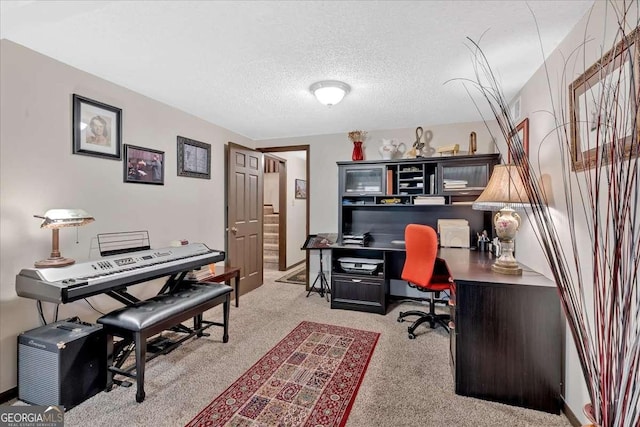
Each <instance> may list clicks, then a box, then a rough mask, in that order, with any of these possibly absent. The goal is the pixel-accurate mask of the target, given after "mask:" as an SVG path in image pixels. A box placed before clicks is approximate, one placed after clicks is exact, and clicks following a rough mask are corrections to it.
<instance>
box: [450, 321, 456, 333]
mask: <svg viewBox="0 0 640 427" xmlns="http://www.w3.org/2000/svg"><path fill="white" fill-rule="evenodd" d="M449 329H451V330H452V331H454V330H455V329H456V324H455V323H454V322H453V321H451V322H449Z"/></svg>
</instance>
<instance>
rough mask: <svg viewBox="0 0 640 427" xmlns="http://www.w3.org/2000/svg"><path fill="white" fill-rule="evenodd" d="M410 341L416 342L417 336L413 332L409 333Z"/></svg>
mask: <svg viewBox="0 0 640 427" xmlns="http://www.w3.org/2000/svg"><path fill="white" fill-rule="evenodd" d="M409 339H410V340H415V339H416V336H415V335H413V334H412V333H411V332H409Z"/></svg>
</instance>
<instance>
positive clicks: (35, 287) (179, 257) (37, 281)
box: [16, 243, 225, 303]
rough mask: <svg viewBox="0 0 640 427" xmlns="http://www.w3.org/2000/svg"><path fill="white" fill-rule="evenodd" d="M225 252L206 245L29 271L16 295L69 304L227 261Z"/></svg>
mask: <svg viewBox="0 0 640 427" xmlns="http://www.w3.org/2000/svg"><path fill="white" fill-rule="evenodd" d="M224 258H225V253H224V252H223V251H217V250H212V249H209V248H208V247H207V246H206V245H204V244H203V243H191V244H189V245H185V246H178V247H168V248H162V249H151V250H145V251H137V252H129V253H124V254H119V255H113V256H109V257H103V258H100V259H98V260H95V261H87V262H83V263H78V264H73V265H70V266H68V267H61V268H25V269H23V270H22V271H20V273H19V274H18V275H17V276H16V293H17V294H18V295H19V296H21V297H25V298H32V299H36V300H41V301H48V302H53V303H68V302H72V301H76V300H79V299H82V298H86V297H90V296H93V295H98V294H103V293H109V292H111V291H118V290H122V289H124V288H126V287H127V286H130V285H135V284H137V283H141V282H146V281H148V280H152V279H156V278H158V277H163V276H170V275H176V274H179V273H185V274H186V272H188V271H190V270H193V269H197V268H199V267H202V266H204V265H207V264H212V263H216V262H219V261H223V260H224Z"/></svg>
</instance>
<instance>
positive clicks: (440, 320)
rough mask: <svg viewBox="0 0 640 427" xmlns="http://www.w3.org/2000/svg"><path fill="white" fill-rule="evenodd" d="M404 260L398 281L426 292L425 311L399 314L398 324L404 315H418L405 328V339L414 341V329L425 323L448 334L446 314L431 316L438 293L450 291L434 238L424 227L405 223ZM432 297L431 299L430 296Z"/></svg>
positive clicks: (436, 236)
mask: <svg viewBox="0 0 640 427" xmlns="http://www.w3.org/2000/svg"><path fill="white" fill-rule="evenodd" d="M404 240H405V247H406V251H407V258H406V260H405V262H404V268H403V269H402V279H403V280H406V281H407V282H409V286H415V288H416V289H418V290H419V291H423V292H430V293H431V299H430V300H429V312H428V313H425V312H423V311H417V310H412V311H406V312H400V315H399V316H398V322H403V321H404V318H405V317H407V316H413V315H416V316H420V317H419V318H418V319H417V320H416V321H415V322H413V324H412V325H411V326H409V328H408V331H409V338H410V339H414V338H415V337H416V336H415V334H414V332H415V330H416V328H417V327H418V326H420V325H421V324H423V323H425V322H429V325H430V326H431V329H434V328H435V327H436V324H440V325H442V326H444V328H445V329H446V330H447V332H448V331H449V324H448V323H449V319H450V316H449V315H448V314H436V313H435V299H434V298H438V297H439V296H440V292H442V291H448V290H450V289H451V285H452V282H453V281H452V279H451V275H450V274H449V270H448V269H447V265H446V264H445V262H444V261H443V260H442V259H440V258H437V257H436V254H437V252H438V235H437V234H436V232H435V230H434V229H433V228H431V227H429V226H428V225H418V224H409V225H407V227H406V228H405V231H404ZM434 294H435V296H434Z"/></svg>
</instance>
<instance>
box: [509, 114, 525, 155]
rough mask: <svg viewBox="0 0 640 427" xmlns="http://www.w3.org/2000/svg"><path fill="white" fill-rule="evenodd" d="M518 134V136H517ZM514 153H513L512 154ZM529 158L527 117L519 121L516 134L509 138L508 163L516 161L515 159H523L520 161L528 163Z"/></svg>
mask: <svg viewBox="0 0 640 427" xmlns="http://www.w3.org/2000/svg"><path fill="white" fill-rule="evenodd" d="M516 136H517V137H516ZM512 153H513V155H512ZM528 158H529V119H528V118H525V119H524V120H523V121H521V122H520V123H518V125H517V126H516V128H515V130H514V134H513V135H511V138H510V139H509V140H507V163H511V162H514V163H515V159H521V160H520V161H519V162H518V163H516V164H518V165H520V164H526V162H527V160H526V159H528Z"/></svg>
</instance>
